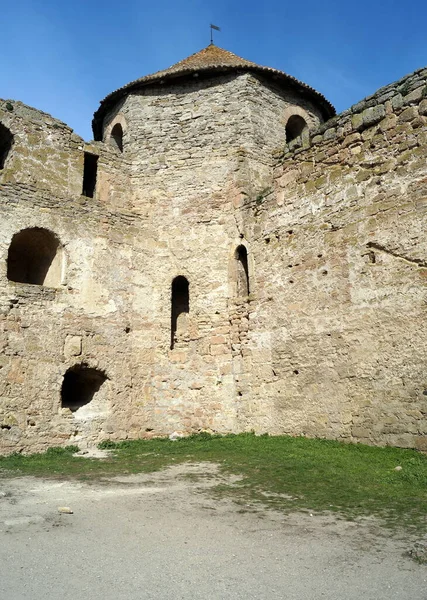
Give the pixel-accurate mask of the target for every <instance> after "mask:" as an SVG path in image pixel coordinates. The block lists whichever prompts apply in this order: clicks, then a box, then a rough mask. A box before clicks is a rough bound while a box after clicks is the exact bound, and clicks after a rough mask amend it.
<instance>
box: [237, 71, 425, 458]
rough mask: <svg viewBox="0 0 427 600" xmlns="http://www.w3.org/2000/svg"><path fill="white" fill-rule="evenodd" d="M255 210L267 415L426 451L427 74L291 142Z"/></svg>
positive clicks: (257, 381)
mask: <svg viewBox="0 0 427 600" xmlns="http://www.w3.org/2000/svg"><path fill="white" fill-rule="evenodd" d="M248 213H249V214H250V215H251V217H250V218H249V217H248V218H247V219H246V222H247V223H248V224H249V223H250V225H248V231H247V233H246V235H247V236H248V238H249V239H251V241H252V243H251V252H252V253H253V256H254V261H255V263H256V275H257V276H258V277H259V282H257V283H256V284H255V285H256V288H257V303H256V309H255V311H254V315H253V316H254V318H253V320H252V321H251V322H252V332H253V333H252V334H251V345H252V347H253V348H254V347H257V349H258V350H257V351H258V356H257V360H256V361H255V362H256V364H257V368H255V369H253V370H251V371H249V369H248V372H251V373H252V378H251V380H250V387H251V390H252V397H253V398H254V399H255V398H258V406H259V407H260V408H259V411H258V414H259V420H258V423H259V422H263V423H264V428H265V430H267V431H273V432H275V433H283V432H286V433H290V434H295V433H298V434H304V435H309V436H322V437H327V438H339V439H344V440H348V441H361V442H367V443H374V444H390V445H398V446H407V447H417V448H420V449H423V450H426V449H427V436H426V433H427V378H426V374H425V368H426V357H427V344H426V340H425V336H424V330H425V327H424V323H425V319H426V310H427V308H426V307H427V305H426V278H427V238H426V236H425V231H426V228H427V69H423V70H420V71H417V72H415V73H414V74H412V75H410V76H408V77H405V78H404V79H402V80H401V81H399V82H397V83H395V84H393V85H389V86H387V87H385V88H382V89H381V90H379V91H378V92H377V93H376V94H374V95H373V96H371V97H369V98H366V99H365V100H364V101H362V102H360V103H358V104H356V105H355V106H353V107H352V108H351V109H349V110H347V111H345V112H344V113H342V114H340V115H338V116H336V117H334V118H333V119H331V120H329V121H328V122H327V123H325V124H323V125H321V126H320V127H319V128H318V129H317V130H316V131H313V132H311V134H310V135H308V136H306V137H305V138H299V139H296V140H294V141H293V142H291V144H289V146H287V147H286V148H285V151H284V152H281V153H280V154H279V156H278V166H277V167H276V169H275V177H274V187H273V188H272V190H271V193H269V194H268V195H267V196H266V197H265V198H264V199H262V202H261V203H259V204H257V203H254V204H253V205H252V207H248ZM270 368H271V370H270V375H269V369H270ZM268 375H269V376H268ZM263 414H264V421H261V419H262V416H263Z"/></svg>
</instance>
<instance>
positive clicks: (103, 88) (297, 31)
mask: <svg viewBox="0 0 427 600" xmlns="http://www.w3.org/2000/svg"><path fill="white" fill-rule="evenodd" d="M1 18H2V59H1V61H0V81H1V87H0V97H1V98H4V99H6V98H11V99H15V100H21V101H22V102H25V103H26V104H29V105H31V106H34V107H36V108H39V109H41V110H44V111H45V112H48V113H51V114H52V115H53V116H54V117H57V118H59V119H61V120H63V121H65V122H66V123H67V124H68V125H70V126H71V127H72V128H73V129H74V130H75V131H76V133H78V134H79V135H81V136H82V137H84V138H85V139H86V140H89V139H91V138H92V132H91V125H90V123H91V120H92V115H93V113H94V111H95V110H96V108H97V107H98V104H99V101H100V100H101V99H102V98H103V97H105V96H106V95H107V94H108V93H109V92H111V91H113V90H115V89H116V88H118V87H120V86H121V85H124V84H125V83H127V82H129V81H131V80H133V79H136V78H138V77H141V76H142V75H146V74H148V73H152V72H154V71H157V70H159V69H163V68H166V67H168V66H170V65H172V64H173V63H175V62H177V61H179V60H181V59H182V58H185V57H186V56H188V55H190V54H192V53H193V52H196V51H198V50H200V49H201V48H203V47H204V46H206V45H207V44H208V43H209V24H210V23H214V24H216V25H219V26H220V27H221V32H220V33H217V34H216V36H215V43H216V44H217V45H218V46H221V47H223V48H226V49H227V50H231V51H232V52H235V53H236V54H238V55H239V56H242V57H244V58H247V59H249V60H252V61H255V62H257V63H258V64H260V65H266V66H270V67H275V68H277V69H280V70H283V71H285V72H287V73H289V74H290V75H293V76H295V77H297V78H298V79H301V80H302V81H304V82H306V83H308V84H309V85H311V86H312V87H314V88H316V89H317V90H319V91H320V92H322V93H323V94H324V95H325V96H326V97H327V98H328V99H329V100H330V101H331V102H332V103H333V104H334V105H335V107H336V108H337V110H338V111H339V112H340V111H342V110H344V109H345V108H348V107H349V106H351V105H352V104H354V103H355V102H357V101H358V100H360V99H362V98H363V97H365V96H367V95H369V94H371V93H373V92H374V91H375V90H377V89H378V88H379V87H381V86H382V85H386V84H387V83H391V82H392V81H395V80H396V79H400V78H401V77H403V76H404V75H406V74H407V73H409V72H411V71H414V70H415V69H417V68H420V67H423V66H425V65H427V26H426V23H427V2H425V0H412V2H406V3H405V2H402V1H396V0H388V1H387V2H385V1H383V2H380V1H378V0H371V1H368V0H359V2H357V3H355V2H346V1H345V0H342V1H341V2H339V1H338V0H332V1H329V2H319V1H318V0H317V1H316V2H315V1H313V0H305V2H299V3H298V2H284V1H283V0H281V1H278V0H264V2H255V1H254V0H244V1H243V0H228V1H227V0H216V1H215V2H211V1H209V2H207V1H202V0H180V1H178V2H173V1H172V0H157V2H150V3H147V2H145V1H144V0H139V1H136V0H122V2H114V3H113V2H112V1H111V0H103V1H100V0H70V1H69V2H66V1H64V0H56V1H54V0H31V1H30V0H15V1H14V2H6V3H3V6H2V9H1Z"/></svg>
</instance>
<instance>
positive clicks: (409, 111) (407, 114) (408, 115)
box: [399, 106, 418, 123]
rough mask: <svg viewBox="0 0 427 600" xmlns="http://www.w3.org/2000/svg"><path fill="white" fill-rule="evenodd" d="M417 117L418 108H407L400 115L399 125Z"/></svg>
mask: <svg viewBox="0 0 427 600" xmlns="http://www.w3.org/2000/svg"><path fill="white" fill-rule="evenodd" d="M416 117H418V108H417V107H416V106H411V107H409V108H405V110H404V111H403V112H401V113H400V115H399V123H407V122H408V121H412V120H413V119H415V118H416Z"/></svg>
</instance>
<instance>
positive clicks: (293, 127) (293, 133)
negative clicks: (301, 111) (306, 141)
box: [286, 115, 308, 144]
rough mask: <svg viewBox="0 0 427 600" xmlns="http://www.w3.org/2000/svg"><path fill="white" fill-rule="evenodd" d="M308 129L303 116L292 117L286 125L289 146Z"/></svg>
mask: <svg viewBox="0 0 427 600" xmlns="http://www.w3.org/2000/svg"><path fill="white" fill-rule="evenodd" d="M307 129H308V125H307V121H306V120H305V119H304V118H303V117H302V116H301V115H292V116H291V117H289V119H288V120H287V123H286V143H287V144H289V142H292V140H294V139H295V138H297V137H299V136H300V135H302V134H303V132H304V131H306V130H307Z"/></svg>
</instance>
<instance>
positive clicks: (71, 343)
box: [64, 335, 82, 358]
mask: <svg viewBox="0 0 427 600" xmlns="http://www.w3.org/2000/svg"><path fill="white" fill-rule="evenodd" d="M81 353H82V338H81V336H79V335H67V337H66V338H65V343H64V356H65V358H71V357H72V356H80V354H81Z"/></svg>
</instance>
